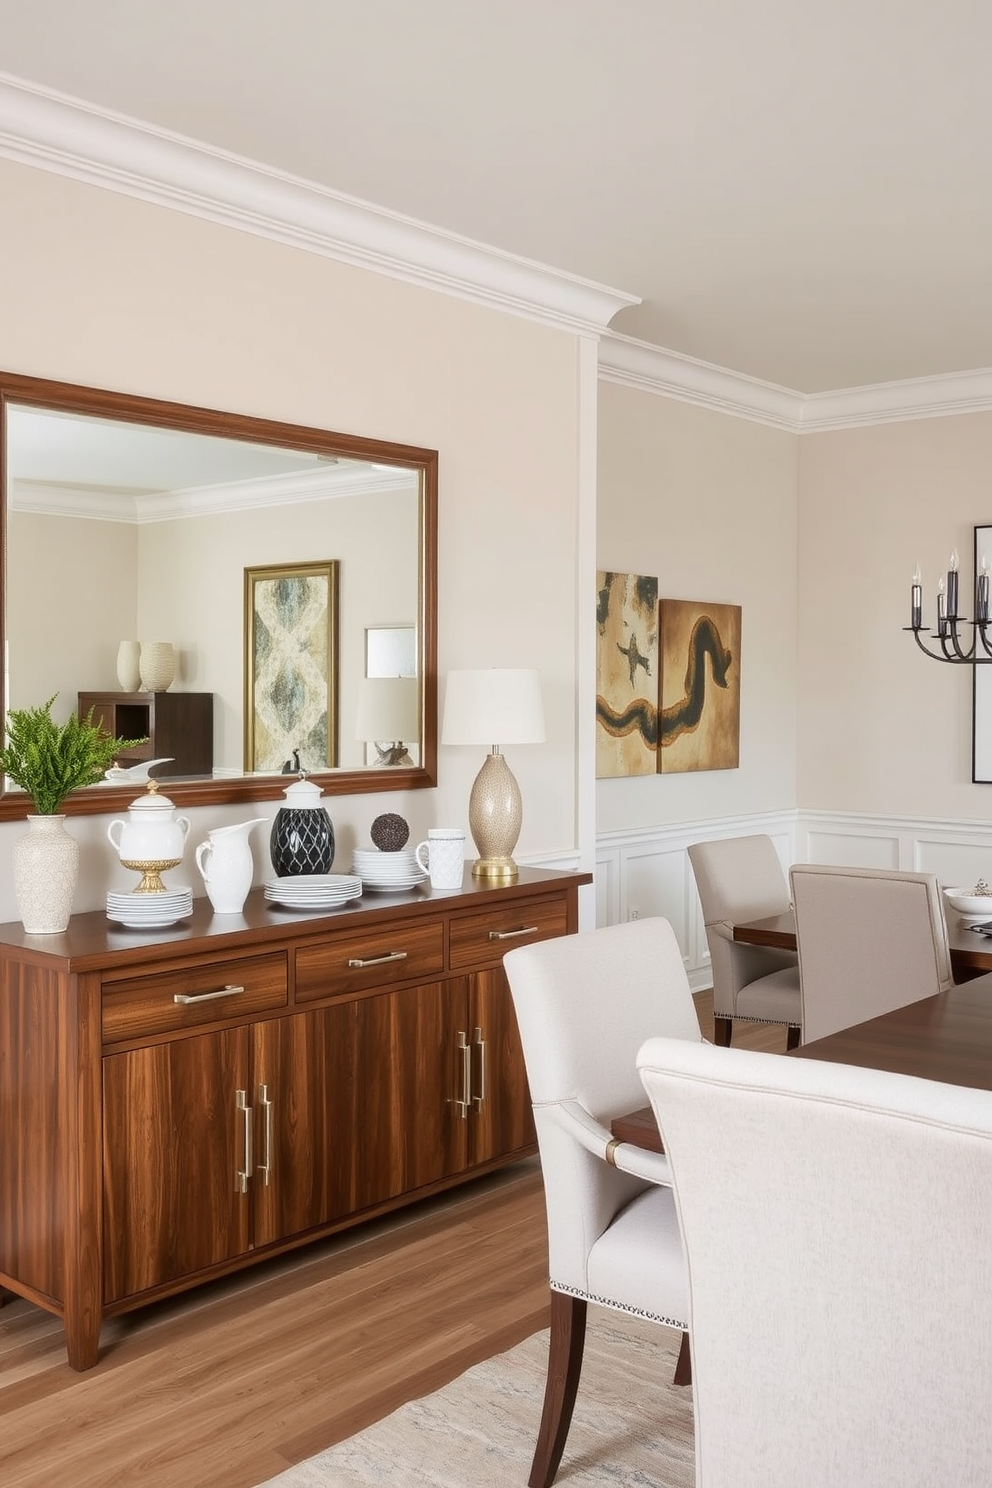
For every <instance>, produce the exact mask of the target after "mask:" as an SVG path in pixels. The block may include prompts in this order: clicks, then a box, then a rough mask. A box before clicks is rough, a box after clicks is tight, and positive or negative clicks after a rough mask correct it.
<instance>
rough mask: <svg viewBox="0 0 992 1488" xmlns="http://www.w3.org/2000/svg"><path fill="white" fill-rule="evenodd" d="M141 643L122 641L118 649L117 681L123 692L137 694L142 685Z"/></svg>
mask: <svg viewBox="0 0 992 1488" xmlns="http://www.w3.org/2000/svg"><path fill="white" fill-rule="evenodd" d="M140 656H141V642H140V641H121V643H120V645H119V646H118V647H117V680H118V682H119V683H120V684H121V691H122V692H137V690H138V688H139V686H140V684H141V667H140V665H139V658H140Z"/></svg>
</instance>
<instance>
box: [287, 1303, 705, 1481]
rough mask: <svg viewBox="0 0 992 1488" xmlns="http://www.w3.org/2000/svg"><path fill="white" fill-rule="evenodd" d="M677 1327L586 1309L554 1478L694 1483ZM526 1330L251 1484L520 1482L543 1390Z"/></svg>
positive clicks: (543, 1349) (537, 1349) (542, 1346)
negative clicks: (431, 1388)
mask: <svg viewBox="0 0 992 1488" xmlns="http://www.w3.org/2000/svg"><path fill="white" fill-rule="evenodd" d="M677 1345H678V1335H677V1334H676V1333H674V1332H672V1331H671V1330H670V1329H668V1328H660V1327H658V1326H657V1325H656V1324H653V1323H647V1322H644V1321H642V1320H641V1319H639V1318H628V1317H625V1316H623V1315H622V1314H619V1313H612V1312H607V1311H606V1310H605V1309H602V1308H595V1309H590V1318H589V1326H588V1330H587V1333H586V1347H585V1356H584V1361H583V1365H582V1382H581V1384H580V1385H579V1395H578V1400H577V1402H576V1406H575V1415H574V1416H573V1418H572V1428H571V1431H570V1432H569V1436H568V1441H567V1443H566V1446H565V1455H564V1457H563V1458H562V1464H561V1467H560V1468H559V1470H558V1477H557V1479H556V1485H557V1484H561V1485H562V1488H618V1485H624V1488H693V1483H694V1481H695V1471H694V1458H693V1435H692V1390H691V1389H685V1388H678V1387H676V1386H675V1385H673V1384H672V1375H673V1374H674V1372H675V1360H676V1355H677ZM547 1360H548V1334H547V1332H543V1333H536V1334H534V1336H533V1337H532V1338H528V1339H525V1341H524V1342H523V1343H521V1344H518V1345H517V1347H516V1348H514V1349H511V1350H510V1351H509V1353H506V1354H498V1355H497V1356H496V1357H495V1358H493V1359H487V1360H485V1362H484V1363H482V1364H477V1365H475V1367H474V1368H472V1369H469V1370H467V1371H466V1373H465V1374H463V1375H460V1376H459V1378H458V1379H456V1380H453V1381H452V1382H451V1384H449V1385H446V1386H445V1387H444V1388H443V1389H442V1390H438V1391H436V1392H435V1393H434V1394H433V1395H427V1396H424V1398H423V1399H421V1400H413V1401H410V1402H409V1404H407V1405H404V1406H402V1407H401V1408H400V1409H399V1410H398V1411H395V1412H394V1413H393V1414H392V1415H391V1416H387V1417H386V1418H385V1420H382V1421H378V1422H376V1424H375V1425H374V1426H370V1427H369V1428H368V1429H367V1430H365V1431H362V1432H360V1433H359V1434H358V1435H357V1436H353V1437H350V1438H349V1439H348V1440H347V1441H343V1442H339V1443H338V1444H337V1445H336V1446H333V1447H330V1448H328V1450H327V1451H326V1452H321V1453H319V1454H318V1455H317V1456H316V1457H311V1458H310V1459H309V1461H307V1462H302V1463H300V1464H299V1465H298V1466H297V1467H292V1468H290V1469H289V1470H288V1471H287V1472H284V1473H280V1474H279V1476H278V1477H275V1478H270V1479H269V1481H268V1483H266V1484H263V1485H261V1488H381V1485H388V1488H516V1485H519V1488H523V1485H525V1484H526V1482H527V1475H528V1473H529V1472H530V1464H531V1458H532V1456H533V1452H534V1443H535V1441H536V1439H537V1428H538V1423H539V1420H540V1415H541V1404H542V1401H543V1398H544V1378H545V1371H546V1369H547Z"/></svg>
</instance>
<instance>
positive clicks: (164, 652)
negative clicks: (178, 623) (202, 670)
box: [138, 641, 176, 692]
mask: <svg viewBox="0 0 992 1488" xmlns="http://www.w3.org/2000/svg"><path fill="white" fill-rule="evenodd" d="M138 670H139V672H140V674H141V685H142V687H143V688H144V689H145V691H146V692H165V691H166V690H167V689H168V688H169V687H170V686H171V685H172V679H173V678H174V677H175V675H176V653H175V650H174V649H173V645H172V642H171V641H142V642H141V654H140V656H139V659H138Z"/></svg>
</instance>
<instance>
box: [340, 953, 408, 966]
mask: <svg viewBox="0 0 992 1488" xmlns="http://www.w3.org/2000/svg"><path fill="white" fill-rule="evenodd" d="M408 954H409V952H407V951H390V952H389V954H388V955H387V956H372V957H370V958H369V959H368V960H367V961H363V960H362V959H361V957H360V956H352V957H351V959H350V960H349V962H348V965H349V966H385V964H386V962H387V961H405V960H406V958H407V955H408Z"/></svg>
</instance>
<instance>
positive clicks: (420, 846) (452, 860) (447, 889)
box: [415, 827, 465, 894]
mask: <svg viewBox="0 0 992 1488" xmlns="http://www.w3.org/2000/svg"><path fill="white" fill-rule="evenodd" d="M415 856H416V859H417V862H418V863H419V864H420V866H421V868H423V870H424V872H425V873H429V874H430V876H431V889H432V890H433V891H434V893H435V894H453V893H455V892H456V891H457V890H458V889H460V888H461V886H462V873H463V871H464V867H465V833H464V832H462V831H460V830H459V829H458V828H457V827H431V829H430V831H429V832H428V833H427V841H426V842H418V843H417V849H416V853H415ZM425 859H426V861H425Z"/></svg>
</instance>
